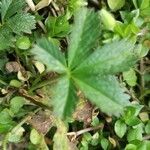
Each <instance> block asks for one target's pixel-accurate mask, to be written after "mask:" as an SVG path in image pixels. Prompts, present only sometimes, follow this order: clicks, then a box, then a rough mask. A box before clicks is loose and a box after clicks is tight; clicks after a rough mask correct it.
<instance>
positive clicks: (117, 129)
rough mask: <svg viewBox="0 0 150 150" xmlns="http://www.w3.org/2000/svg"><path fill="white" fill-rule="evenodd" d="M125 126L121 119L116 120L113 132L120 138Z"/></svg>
mask: <svg viewBox="0 0 150 150" xmlns="http://www.w3.org/2000/svg"><path fill="white" fill-rule="evenodd" d="M126 130H127V126H126V124H125V123H124V122H123V121H122V120H117V121H116V123H115V132H116V134H117V135H118V136H119V137H120V138H122V137H123V136H124V134H125V133H126Z"/></svg>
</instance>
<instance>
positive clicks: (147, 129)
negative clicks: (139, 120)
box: [145, 121, 150, 134]
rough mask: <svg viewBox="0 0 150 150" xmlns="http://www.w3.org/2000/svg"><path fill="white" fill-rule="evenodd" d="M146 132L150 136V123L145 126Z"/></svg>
mask: <svg viewBox="0 0 150 150" xmlns="http://www.w3.org/2000/svg"><path fill="white" fill-rule="evenodd" d="M145 132H146V133H147V134H150V121H148V123H147V124H146V126H145Z"/></svg>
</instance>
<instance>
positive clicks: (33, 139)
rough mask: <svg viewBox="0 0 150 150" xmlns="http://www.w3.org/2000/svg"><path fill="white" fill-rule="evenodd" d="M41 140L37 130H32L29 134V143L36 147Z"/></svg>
mask: <svg viewBox="0 0 150 150" xmlns="http://www.w3.org/2000/svg"><path fill="white" fill-rule="evenodd" d="M41 140H42V136H41V134H40V133H38V132H37V130H35V129H32V130H31V133H30V141H31V142H32V143H33V144H35V145H37V144H39V143H41Z"/></svg>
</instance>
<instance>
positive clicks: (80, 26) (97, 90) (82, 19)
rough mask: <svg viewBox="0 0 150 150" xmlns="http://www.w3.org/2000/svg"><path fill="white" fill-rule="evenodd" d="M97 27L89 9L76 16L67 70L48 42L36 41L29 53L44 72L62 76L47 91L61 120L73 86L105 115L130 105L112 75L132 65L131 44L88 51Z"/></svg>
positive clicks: (71, 103)
mask: <svg viewBox="0 0 150 150" xmlns="http://www.w3.org/2000/svg"><path fill="white" fill-rule="evenodd" d="M99 24H100V22H99V19H98V16H97V13H94V12H93V11H92V10H89V9H85V8H82V9H81V10H80V11H79V12H78V13H77V14H76V16H75V25H74V27H73V31H72V34H71V40H70V43H69V48H68V68H67V65H66V63H65V57H64V56H63V54H62V53H61V52H60V51H59V48H57V47H56V46H55V45H54V44H52V43H50V42H49V41H48V40H45V39H44V40H40V41H39V42H38V43H37V45H36V46H35V47H34V49H32V50H31V53H32V54H34V56H35V59H37V60H39V61H41V62H42V63H44V64H45V65H46V66H47V71H54V72H58V73H60V74H63V75H61V76H60V78H58V79H57V82H55V83H54V84H52V85H51V90H50V92H51V93H52V96H51V99H52V103H53V107H54V112H55V114H57V115H58V116H60V117H61V118H65V117H66V116H68V115H71V113H72V111H73V109H74V107H75V104H76V99H77V98H76V90H75V87H78V88H79V90H81V91H82V92H83V93H84V94H85V97H87V98H88V99H89V100H90V101H91V102H92V103H94V104H96V106H98V107H99V108H100V109H101V110H102V111H103V112H105V113H107V114H109V115H116V116H118V115H119V114H121V113H122V112H123V108H124V107H125V106H127V105H129V104H130V103H129V96H128V95H127V94H125V93H124V89H122V88H121V87H120V84H119V83H118V81H117V79H116V78H115V76H113V75H114V74H116V73H118V72H122V71H126V70H128V69H129V68H130V67H131V66H132V65H133V64H134V63H135V62H136V60H137V58H138V57H137V54H136V52H134V43H130V42H129V41H127V40H121V41H116V42H113V43H110V44H107V45H104V46H102V47H100V48H97V49H96V50H94V51H92V50H91V49H92V48H93V47H94V44H95V41H96V39H97V37H98V36H99ZM72 80H73V81H72Z"/></svg>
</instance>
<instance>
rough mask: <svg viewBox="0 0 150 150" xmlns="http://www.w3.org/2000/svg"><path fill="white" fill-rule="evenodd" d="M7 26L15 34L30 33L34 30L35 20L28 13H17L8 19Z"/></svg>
mask: <svg viewBox="0 0 150 150" xmlns="http://www.w3.org/2000/svg"><path fill="white" fill-rule="evenodd" d="M7 24H8V26H9V27H10V28H11V29H12V31H13V32H14V33H16V34H21V33H22V32H24V33H31V30H32V29H35V18H34V16H32V15H30V14H29V13H19V14H17V15H15V16H14V17H12V18H10V19H9V20H8V22H7Z"/></svg>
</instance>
